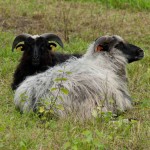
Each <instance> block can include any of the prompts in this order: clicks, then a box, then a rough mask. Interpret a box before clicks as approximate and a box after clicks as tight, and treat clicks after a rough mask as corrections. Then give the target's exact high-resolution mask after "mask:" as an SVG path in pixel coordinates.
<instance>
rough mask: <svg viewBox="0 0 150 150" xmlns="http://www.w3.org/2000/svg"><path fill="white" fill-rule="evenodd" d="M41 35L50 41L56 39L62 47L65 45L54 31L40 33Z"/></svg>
mask: <svg viewBox="0 0 150 150" xmlns="http://www.w3.org/2000/svg"><path fill="white" fill-rule="evenodd" d="M40 36H41V37H43V38H45V39H47V40H48V41H55V42H57V43H58V44H59V45H60V46H61V47H62V48H63V47H64V45H63V42H62V40H61V38H60V37H59V36H57V35H56V34H53V33H45V34H42V35H40Z"/></svg>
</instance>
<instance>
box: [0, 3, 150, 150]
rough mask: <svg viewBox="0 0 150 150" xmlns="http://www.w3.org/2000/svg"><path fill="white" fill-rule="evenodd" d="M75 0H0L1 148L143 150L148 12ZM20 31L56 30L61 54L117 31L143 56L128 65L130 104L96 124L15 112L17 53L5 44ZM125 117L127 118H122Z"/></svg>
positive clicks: (149, 61) (149, 74)
mask: <svg viewBox="0 0 150 150" xmlns="http://www.w3.org/2000/svg"><path fill="white" fill-rule="evenodd" d="M97 1H98V0H97ZM80 2H81V1H80ZM80 2H79V1H77V2H75V1H74V2H73V1H72V2H68V1H56V0H55V1H49V0H45V1H43V0H38V1H35V0H34V1H33V0H28V1H26V2H24V1H21V0H14V1H11V0H6V1H2V0H0V25H1V26H0V107H1V108H0V149H1V150H14V149H15V150H34V149H35V150H51V149H52V150H57V149H58V150H60V149H68V150H70V149H73V150H76V149H77V150H91V149H93V150H94V149H99V150H114V149H115V150H128V149H129V150H147V149H149V147H150V144H149V140H148V139H149V138H150V128H149V127H150V117H149V116H150V94H149V93H150V30H149V29H150V17H149V16H150V12H149V10H148V11H145V9H140V11H138V9H137V10H136V11H134V12H132V8H131V7H129V9H125V10H124V9H114V8H116V7H111V9H109V8H106V7H105V6H104V5H102V4H101V3H97V2H96V3H94V2H88V3H87V2H82V3H80ZM130 2H135V1H130ZM142 2H143V3H144V1H142ZM114 3H115V2H114ZM145 3H146V1H145ZM147 3H148V1H147ZM140 7H141V8H142V7H143V6H142V4H140ZM148 7H149V6H148ZM120 8H121V7H120ZM25 32H27V33H30V34H41V33H45V32H54V33H57V34H58V35H60V36H61V37H62V39H63V41H64V43H65V49H64V52H66V53H73V52H80V53H84V52H85V51H86V48H87V46H88V45H89V43H91V42H92V41H93V40H95V39H96V38H97V37H99V36H101V35H104V34H110V35H112V34H118V35H120V36H122V37H123V38H125V39H126V40H128V41H129V42H131V43H133V44H136V45H138V46H140V47H141V48H142V49H144V51H145V58H144V59H143V60H141V61H139V62H135V63H133V64H129V65H128V76H129V89H130V92H131V95H132V98H133V100H134V101H135V102H136V105H134V107H133V109H132V110H130V111H128V112H126V113H125V114H122V115H120V117H119V118H116V119H115V120H116V122H115V123H112V120H111V118H110V117H111V114H105V115H104V116H103V120H102V122H101V121H100V120H87V121H85V122H79V121H77V120H74V119H73V118H67V119H61V118H60V119H57V120H55V119H53V120H49V121H47V122H46V123H43V121H42V119H41V118H39V117H37V115H36V114H23V115H21V114H20V113H19V112H18V111H17V110H16V109H15V106H14V103H13V97H14V93H13V91H12V90H11V88H10V84H11V82H12V75H13V72H14V70H15V68H16V66H17V64H18V61H19V59H20V57H21V54H22V53H21V52H19V51H15V52H13V53H12V52H11V44H12V42H13V39H14V37H15V36H16V35H17V34H20V33H25ZM60 51H61V49H60ZM128 118H130V119H131V120H132V121H131V122H124V121H123V119H128ZM134 119H136V120H134Z"/></svg>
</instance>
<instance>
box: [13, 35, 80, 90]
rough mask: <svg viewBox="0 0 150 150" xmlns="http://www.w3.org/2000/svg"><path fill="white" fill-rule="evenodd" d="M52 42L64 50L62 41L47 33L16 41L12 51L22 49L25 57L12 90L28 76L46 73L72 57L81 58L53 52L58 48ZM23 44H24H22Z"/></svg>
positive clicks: (77, 55)
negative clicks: (54, 48)
mask: <svg viewBox="0 0 150 150" xmlns="http://www.w3.org/2000/svg"><path fill="white" fill-rule="evenodd" d="M50 41H54V42H57V43H58V44H59V45H60V46H61V47H62V48H63V43H62V40H61V39H60V38H59V37H58V36H57V35H55V34H51V33H45V34H42V35H40V36H39V35H34V36H32V35H30V34H21V35H18V36H17V37H16V38H15V39H14V42H13V45H12V51H14V49H15V48H16V49H17V48H21V51H23V55H22V58H21V59H20V63H19V65H18V66H17V68H16V70H15V73H14V76H13V82H12V84H11V88H12V90H15V89H16V88H17V87H18V86H19V84H20V83H21V82H22V81H23V80H24V79H25V78H26V77H27V76H30V75H34V74H36V73H40V72H44V71H45V70H47V69H48V68H49V67H53V66H55V65H57V64H60V63H62V62H65V61H66V60H67V59H69V58H70V57H71V56H75V57H78V58H79V57H81V55H80V54H72V55H71V54H63V53H55V52H53V51H52V47H56V44H55V43H54V42H50ZM21 42H24V43H23V44H22V43H21ZM20 43H21V44H20Z"/></svg>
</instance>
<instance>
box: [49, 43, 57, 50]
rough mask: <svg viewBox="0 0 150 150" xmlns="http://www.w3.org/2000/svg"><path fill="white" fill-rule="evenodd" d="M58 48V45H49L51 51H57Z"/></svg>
mask: <svg viewBox="0 0 150 150" xmlns="http://www.w3.org/2000/svg"><path fill="white" fill-rule="evenodd" d="M56 47H57V45H56V44H55V43H49V50H51V51H55V50H56Z"/></svg>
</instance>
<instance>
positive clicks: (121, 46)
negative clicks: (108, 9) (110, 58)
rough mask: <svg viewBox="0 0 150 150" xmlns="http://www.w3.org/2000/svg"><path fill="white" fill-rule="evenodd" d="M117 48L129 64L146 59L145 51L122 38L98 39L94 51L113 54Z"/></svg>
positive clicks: (115, 36) (107, 37) (108, 37)
mask: <svg viewBox="0 0 150 150" xmlns="http://www.w3.org/2000/svg"><path fill="white" fill-rule="evenodd" d="M114 48H116V49H117V50H119V51H121V52H122V53H123V54H124V55H125V57H126V59H127V61H128V63H131V62H134V61H137V60H140V59H142V58H143V57H144V51H143V50H142V49H141V48H140V47H137V46H135V45H132V44H130V43H127V42H125V41H124V40H123V39H122V38H121V37H120V36H117V35H114V36H102V37H100V38H98V39H97V40H96V41H95V43H94V50H95V51H97V52H99V51H107V52H111V50H112V49H114Z"/></svg>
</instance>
